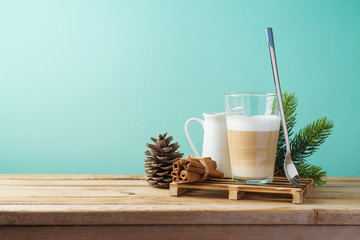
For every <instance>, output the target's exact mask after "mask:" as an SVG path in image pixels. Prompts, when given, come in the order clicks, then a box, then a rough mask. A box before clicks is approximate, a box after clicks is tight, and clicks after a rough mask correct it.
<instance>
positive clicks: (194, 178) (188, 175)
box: [180, 170, 201, 183]
mask: <svg viewBox="0 0 360 240" xmlns="http://www.w3.org/2000/svg"><path fill="white" fill-rule="evenodd" d="M180 178H181V180H182V181H183V182H184V183H191V182H198V181H200V179H201V175H200V174H198V173H194V172H189V171H186V170H182V171H181V173H180Z"/></svg>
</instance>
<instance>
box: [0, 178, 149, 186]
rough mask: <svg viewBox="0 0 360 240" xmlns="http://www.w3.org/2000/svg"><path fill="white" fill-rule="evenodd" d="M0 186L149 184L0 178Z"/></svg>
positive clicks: (141, 184) (136, 181) (139, 184)
mask: <svg viewBox="0 0 360 240" xmlns="http://www.w3.org/2000/svg"><path fill="white" fill-rule="evenodd" d="M1 186H69V187H72V186H90V187H91V186H135V187H136V186H149V184H148V183H147V182H146V181H145V180H93V179H90V180H87V179H86V180H48V179H47V180H39V179H36V180H33V179H31V180H0V187H1Z"/></svg>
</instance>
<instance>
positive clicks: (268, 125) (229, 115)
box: [225, 93, 280, 184]
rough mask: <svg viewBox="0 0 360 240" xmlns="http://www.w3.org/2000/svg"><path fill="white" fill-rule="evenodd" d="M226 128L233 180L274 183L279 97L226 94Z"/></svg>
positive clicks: (273, 95)
mask: <svg viewBox="0 0 360 240" xmlns="http://www.w3.org/2000/svg"><path fill="white" fill-rule="evenodd" d="M225 108H226V125H227V132H228V139H229V151H230V162H231V172H232V177H233V180H234V181H236V182H241V183H249V184H261V183H269V182H272V181H273V176H274V167H275V157H276V149H277V143H278V138H279V129H280V115H279V105H278V100H277V97H276V94H273V93H227V94H225Z"/></svg>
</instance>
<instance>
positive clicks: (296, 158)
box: [291, 117, 334, 164]
mask: <svg viewBox="0 0 360 240" xmlns="http://www.w3.org/2000/svg"><path fill="white" fill-rule="evenodd" d="M333 128H334V123H333V122H332V121H330V120H329V119H328V118H327V117H322V118H320V119H318V120H316V121H313V122H312V123H310V124H308V125H307V126H306V127H304V128H303V129H301V130H300V131H299V133H297V134H295V136H294V138H293V139H292V141H291V157H292V160H293V162H294V163H295V164H296V163H300V162H302V161H304V160H305V158H307V157H309V156H311V155H312V154H313V153H315V152H316V151H317V150H318V149H319V146H320V145H321V144H323V143H324V142H325V140H326V138H327V137H328V136H329V135H330V134H331V131H332V130H333Z"/></svg>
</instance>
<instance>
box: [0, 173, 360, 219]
mask: <svg viewBox="0 0 360 240" xmlns="http://www.w3.org/2000/svg"><path fill="white" fill-rule="evenodd" d="M143 179H144V176H143V175H8V174H6V175H5V174H3V175H0V225H7V226H9V225H57V226H59V225H138V224H140V225H141V224H147V225H149V224H174V225H176V224H264V225H267V224H269V225H270V224H271V225H275V224H292V225H360V177H329V178H327V181H328V183H327V185H326V186H321V187H317V188H315V189H314V191H313V193H312V195H311V197H310V198H309V199H306V200H305V202H304V203H303V204H292V203H291V200H290V199H286V198H284V197H282V196H280V195H264V194H257V193H246V194H245V196H244V197H243V198H241V199H240V200H229V199H228V198H227V194H228V193H227V192H219V191H215V192H214V191H204V190H194V191H191V192H188V193H186V194H184V195H183V196H180V197H171V196H170V195H169V190H168V189H159V188H153V187H151V186H149V185H148V184H147V182H146V181H145V180H143Z"/></svg>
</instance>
